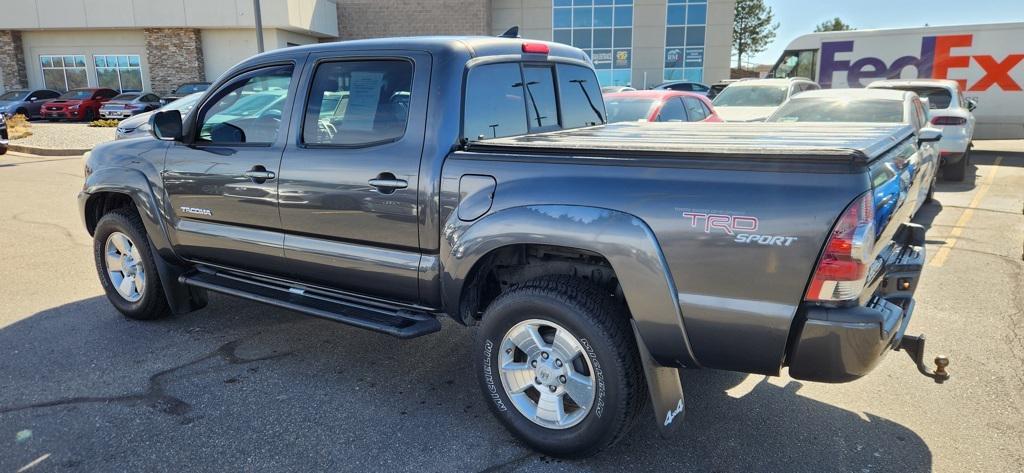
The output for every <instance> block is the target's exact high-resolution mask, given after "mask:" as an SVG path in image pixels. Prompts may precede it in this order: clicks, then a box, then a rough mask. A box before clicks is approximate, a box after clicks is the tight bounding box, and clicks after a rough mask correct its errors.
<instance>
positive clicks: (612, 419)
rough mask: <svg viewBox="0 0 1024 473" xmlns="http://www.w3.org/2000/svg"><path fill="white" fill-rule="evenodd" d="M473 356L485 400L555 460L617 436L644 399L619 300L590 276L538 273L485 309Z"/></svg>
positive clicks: (591, 451)
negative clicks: (591, 281) (543, 275)
mask: <svg viewBox="0 0 1024 473" xmlns="http://www.w3.org/2000/svg"><path fill="white" fill-rule="evenodd" d="M474 355H475V356H474V358H475V359H476V360H477V373H478V374H479V380H480V384H481V387H482V388H483V391H484V396H485V398H486V399H487V404H488V406H489V407H490V409H491V411H492V412H493V413H494V415H495V416H497V418H498V419H499V420H500V421H501V422H502V423H503V424H504V425H505V427H506V428H508V429H509V430H510V431H511V432H512V433H513V434H515V435H516V436H517V437H518V438H520V439H521V440H522V441H524V442H525V443H527V444H529V445H530V446H531V447H533V448H534V449H536V450H538V451H540V452H542V453H545V454H548V455H552V456H557V457H584V456H588V455H592V454H594V453H596V452H597V451H599V450H601V449H603V448H605V447H608V446H610V445H612V444H613V443H615V442H616V441H618V440H619V439H620V438H621V437H622V436H623V435H624V434H626V433H627V432H628V431H629V429H630V428H631V427H632V426H633V424H634V422H635V420H636V417H637V415H638V414H639V411H640V410H641V409H642V408H643V407H644V406H645V405H646V403H647V394H646V385H645V384H644V380H643V372H642V369H643V368H642V366H641V364H640V358H639V355H638V352H637V346H636V341H635V340H634V338H633V331H632V328H631V327H630V325H629V316H628V314H626V312H625V310H624V308H622V304H621V303H619V302H617V301H615V300H614V299H613V298H612V297H610V296H609V295H607V294H604V293H603V292H602V291H600V290H599V289H597V288H596V287H594V286H592V285H590V284H589V283H587V282H586V281H582V280H578V279H575V278H571V277H550V278H541V279H537V280H534V281H531V282H528V283H525V284H523V285H520V286H518V287H516V288H514V289H511V290H509V291H508V292H506V293H504V294H502V295H500V296H499V297H498V298H497V299H495V301H494V302H493V303H491V305H490V306H489V307H488V308H487V311H486V312H485V313H484V316H483V321H482V322H481V325H480V330H479V333H478V334H477V340H476V347H475V353H474Z"/></svg>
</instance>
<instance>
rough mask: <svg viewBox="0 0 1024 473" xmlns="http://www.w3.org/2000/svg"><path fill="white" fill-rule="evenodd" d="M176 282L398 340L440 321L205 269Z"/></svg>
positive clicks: (422, 314)
mask: <svg viewBox="0 0 1024 473" xmlns="http://www.w3.org/2000/svg"><path fill="white" fill-rule="evenodd" d="M178 281H179V282H181V283H182V284H187V285H190V286H196V287H201V288H204V289H208V290H211V291H214V292H220V293H223V294H228V295H232V296H236V297H241V298H243V299H249V300H253V301H257V302H262V303H264V304H270V305H273V306H277V307H282V308H285V309H291V310H294V311H296V312H301V313H303V314H307V315H312V316H314V317H320V318H324V319H328V320H333V321H335V322H341V323H343V324H347V325H352V326H354V327H359V328H364V329H367V330H373V331H375V332H381V333H386V334H388V335H392V336H395V337H398V338H414V337H419V336H421V335H427V334H429V333H434V332H437V331H438V330H441V322H439V321H438V320H437V318H436V317H435V316H433V315H431V314H428V313H426V312H418V311H413V310H408V309H404V308H391V307H383V306H381V305H380V304H379V303H368V302H364V301H360V300H356V299H355V298H351V297H345V296H342V295H339V294H331V293H328V292H325V291H320V290H316V289H310V288H303V287H295V286H290V285H287V284H284V283H281V282H279V281H274V280H268V279H261V278H256V277H251V276H247V275H243V274H238V273H232V272H226V271H219V270H215V269H212V268H208V267H199V268H196V269H194V270H192V271H189V272H187V273H185V274H182V275H181V276H180V277H179V278H178Z"/></svg>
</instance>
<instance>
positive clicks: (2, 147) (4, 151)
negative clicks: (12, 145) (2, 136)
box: [0, 146, 7, 156]
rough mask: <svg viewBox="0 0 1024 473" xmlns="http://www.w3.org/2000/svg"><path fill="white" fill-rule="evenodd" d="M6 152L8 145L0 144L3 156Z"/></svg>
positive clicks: (0, 151)
mask: <svg viewBox="0 0 1024 473" xmlns="http://www.w3.org/2000/svg"><path fill="white" fill-rule="evenodd" d="M5 154H7V147H6V146H0V156H3V155H5Z"/></svg>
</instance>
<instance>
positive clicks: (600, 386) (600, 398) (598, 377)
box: [580, 338, 607, 417]
mask: <svg viewBox="0 0 1024 473" xmlns="http://www.w3.org/2000/svg"><path fill="white" fill-rule="evenodd" d="M580 345H583V350H584V351H586V353H587V357H589V358H590V364H591V365H592V366H593V367H594V379H595V381H596V383H595V384H596V385H597V386H596V387H597V392H596V393H595V394H594V415H595V416H597V417H601V416H602V415H603V414H604V402H605V396H606V394H607V392H606V386H605V382H604V369H602V368H601V362H600V361H598V359H597V353H596V352H594V347H592V346H591V345H590V341H589V340H588V339H586V338H581V339H580Z"/></svg>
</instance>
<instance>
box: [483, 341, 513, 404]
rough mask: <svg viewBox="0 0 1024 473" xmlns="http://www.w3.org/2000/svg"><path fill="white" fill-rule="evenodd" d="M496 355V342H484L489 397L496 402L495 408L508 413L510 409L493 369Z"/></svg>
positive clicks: (484, 366) (485, 379)
mask: <svg viewBox="0 0 1024 473" xmlns="http://www.w3.org/2000/svg"><path fill="white" fill-rule="evenodd" d="M493 356H496V355H495V354H494V342H492V341H491V340H490V339H488V340H486V341H485V342H484V360H483V361H484V365H483V375H484V384H485V385H486V386H487V397H489V398H490V399H491V401H492V402H494V406H495V407H497V408H498V410H499V411H501V412H508V408H507V407H506V406H505V401H504V400H503V399H502V397H501V394H500V393H501V389H499V388H498V385H497V384H496V383H495V382H494V368H493V367H492V364H493V363H492V361H493Z"/></svg>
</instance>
